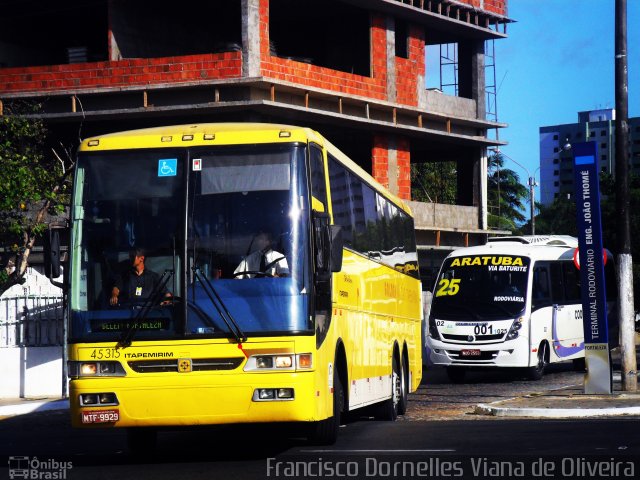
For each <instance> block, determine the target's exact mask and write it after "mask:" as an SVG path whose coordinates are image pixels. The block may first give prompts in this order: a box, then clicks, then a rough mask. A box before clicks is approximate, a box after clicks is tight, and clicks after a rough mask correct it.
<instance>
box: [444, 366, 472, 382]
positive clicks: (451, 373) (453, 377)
mask: <svg viewBox="0 0 640 480" xmlns="http://www.w3.org/2000/svg"><path fill="white" fill-rule="evenodd" d="M466 375H467V369H466V368H463V367H447V377H449V380H450V381H451V383H462V382H464V377H466Z"/></svg>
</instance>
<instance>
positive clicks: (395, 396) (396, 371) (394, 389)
mask: <svg viewBox="0 0 640 480" xmlns="http://www.w3.org/2000/svg"><path fill="white" fill-rule="evenodd" d="M401 385H402V370H401V368H400V365H399V362H398V358H397V356H396V355H395V354H393V360H392V361H391V398H389V399H387V400H385V401H384V402H382V403H380V404H379V405H378V408H377V412H376V415H375V417H376V418H377V419H378V420H385V421H389V422H393V421H395V420H396V419H397V418H398V406H399V404H400V397H401V396H402V392H401V388H402V386H401Z"/></svg>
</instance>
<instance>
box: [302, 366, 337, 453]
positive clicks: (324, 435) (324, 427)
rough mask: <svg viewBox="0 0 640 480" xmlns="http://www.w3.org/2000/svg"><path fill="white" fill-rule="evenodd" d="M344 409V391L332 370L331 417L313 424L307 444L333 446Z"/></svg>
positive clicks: (335, 371)
mask: <svg viewBox="0 0 640 480" xmlns="http://www.w3.org/2000/svg"><path fill="white" fill-rule="evenodd" d="M343 409H344V389H343V388H342V381H341V380H340V375H339V374H338V369H337V368H335V367H334V369H333V415H332V416H331V417H329V418H327V419H325V420H320V421H318V422H314V423H313V424H312V425H311V432H310V433H309V435H308V440H309V443H311V444H313V445H333V444H334V443H336V440H337V439H338V431H339V430H340V421H341V416H342V411H343Z"/></svg>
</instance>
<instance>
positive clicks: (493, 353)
mask: <svg viewBox="0 0 640 480" xmlns="http://www.w3.org/2000/svg"><path fill="white" fill-rule="evenodd" d="M427 344H428V347H429V358H430V360H431V362H433V364H434V365H446V366H449V365H451V366H454V365H455V366H465V367H480V368H482V367H484V368H487V367H527V366H529V340H528V339H527V338H525V337H522V336H520V337H518V338H516V339H515V340H509V341H506V342H501V343H492V344H476V343H468V344H460V343H448V342H442V341H440V340H434V339H433V338H432V337H429V338H428V340H427Z"/></svg>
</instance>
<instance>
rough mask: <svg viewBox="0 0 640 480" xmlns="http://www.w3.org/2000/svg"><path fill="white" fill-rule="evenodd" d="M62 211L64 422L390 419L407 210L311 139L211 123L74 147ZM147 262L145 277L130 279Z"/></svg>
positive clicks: (407, 263) (136, 427)
mask: <svg viewBox="0 0 640 480" xmlns="http://www.w3.org/2000/svg"><path fill="white" fill-rule="evenodd" d="M76 169H77V170H76V174H75V183H74V191H73V197H72V212H71V246H70V260H69V262H70V264H69V276H68V277H69V280H68V282H69V288H70V294H69V302H70V305H69V319H68V320H69V323H68V358H69V362H68V369H69V377H70V387H69V392H70V402H71V412H72V422H73V425H74V426H76V427H89V428H91V427H127V428H128V433H129V435H128V438H129V441H130V445H131V447H132V448H134V449H135V448H137V447H141V446H149V445H150V444H153V443H154V442H155V439H156V437H157V435H156V431H157V429H158V428H161V427H168V426H186V425H201V424H224V423H253V422H256V423H257V422H305V426H307V427H308V431H307V435H308V436H309V438H310V439H311V440H312V441H313V442H315V443H320V444H327V443H332V442H334V441H335V439H336V435H337V432H338V427H339V425H340V418H341V415H343V414H345V413H346V412H348V411H351V410H354V409H358V408H361V407H365V406H370V405H374V404H377V405H376V407H375V410H376V412H377V414H378V416H379V417H380V418H386V419H389V420H394V419H395V418H396V416H397V415H398V414H403V413H404V412H405V410H406V408H407V394H408V393H409V392H411V391H414V390H415V389H416V388H417V387H418V384H419V382H420V379H421V375H422V359H421V344H420V343H421V341H420V337H421V336H420V327H421V320H422V308H421V299H420V290H421V288H420V281H419V275H418V263H417V252H416V243H415V236H414V227H413V220H412V217H411V215H410V211H409V209H408V207H407V206H406V205H405V204H404V203H403V202H402V201H401V200H399V199H398V198H395V197H394V196H393V195H391V194H390V193H389V192H387V191H386V190H385V189H384V188H383V187H381V186H380V185H379V184H378V183H376V182H375V180H374V179H373V178H371V177H370V176H369V175H368V174H367V173H366V172H365V171H364V170H362V169H361V168H359V167H358V166H357V165H356V164H355V163H354V162H353V161H351V160H349V159H348V158H347V157H346V156H345V155H344V154H343V153H341V152H340V151H339V150H338V149H337V148H335V147H334V146H333V145H332V144H331V143H329V142H328V141H327V140H326V139H325V138H323V137H322V136H321V135H320V134H318V133H317V132H315V131H313V130H310V129H307V128H300V127H294V126H287V125H273V124H252V123H220V124H199V125H179V126H168V127H161V128H150V129H143V130H135V131H128V132H122V133H114V134H108V135H103V136H99V137H95V138H89V139H87V140H84V141H83V142H82V144H81V146H80V149H79V154H78V162H77V167H76ZM141 265H142V268H141Z"/></svg>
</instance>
